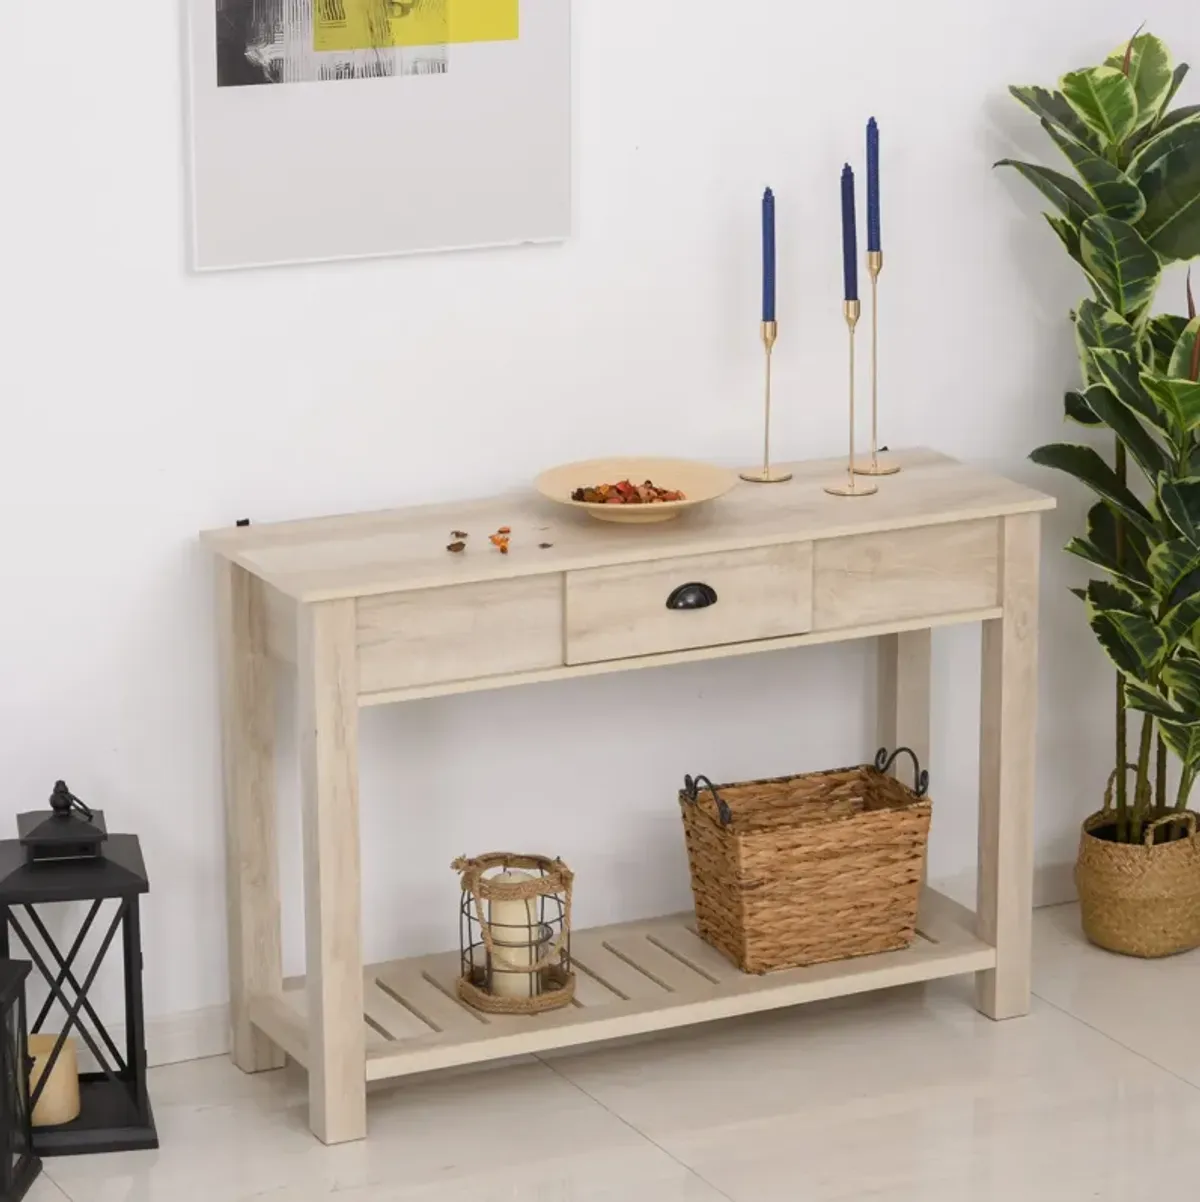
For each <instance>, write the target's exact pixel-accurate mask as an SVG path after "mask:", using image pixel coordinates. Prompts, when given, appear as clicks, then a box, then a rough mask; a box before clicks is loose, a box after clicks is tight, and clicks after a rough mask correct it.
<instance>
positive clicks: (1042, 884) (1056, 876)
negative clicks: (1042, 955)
mask: <svg viewBox="0 0 1200 1202" xmlns="http://www.w3.org/2000/svg"><path fill="white" fill-rule="evenodd" d="M930 884H931V885H933V887H934V888H935V889H937V890H938V891H939V892H941V893H944V894H945V895H946V896H947V897H951V898H953V899H954V900H955V901H956V902H960V903H961V904H962V905H964V906H970V907H971V909H974V908H975V870H974V869H969V870H968V871H966V872H959V873H956V874H955V875H954V876H949V877H939V878H938V879H937V880H933V881H930ZM1078 898H1079V895H1078V894H1077V893H1076V891H1075V865H1074V864H1044V865H1042V867H1040V868H1038V869H1036V870H1035V872H1034V874H1033V908H1034V909H1035V910H1040V909H1042V908H1043V907H1045V906H1062V905H1066V904H1067V903H1068V902H1073V901H1077V900H1078Z"/></svg>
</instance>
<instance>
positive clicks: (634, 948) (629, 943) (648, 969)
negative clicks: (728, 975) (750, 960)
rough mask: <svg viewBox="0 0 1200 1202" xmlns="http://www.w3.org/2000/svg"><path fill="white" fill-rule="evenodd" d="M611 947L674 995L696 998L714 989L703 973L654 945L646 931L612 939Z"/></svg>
mask: <svg viewBox="0 0 1200 1202" xmlns="http://www.w3.org/2000/svg"><path fill="white" fill-rule="evenodd" d="M608 946H609V947H610V948H611V949H612V951H613V952H614V953H615V954H616V955H618V956H621V957H623V958H624V959H627V960H630V961H632V962H633V963H634V964H636V965H637V966H638V968H640V969H641V970H642V971H643V972H645V973H646V974H647V975H648V976H650V977H652V978H653V979H654V980H655V981H657V982H658V983H659V984H660V985H661V986H662V987H663V988H664V989H666V990H667V991H668V992H670V993H677V994H679V995H680V996H681V997H692V996H694V995H696V994H698V993H704V992H707V991H710V990H711V989H712V988H713V984H714V983H713V982H712V981H710V980H709V979H708V978H707V977H706V976H704V975H703V974H702V973H698V972H697V971H696V970H695V969H694V968H690V967H689V966H688V965H686V964H684V963H683V961H681V960H678V959H676V958H675V957H674V956H672V955H671V953H670V952H666V951H663V949H662V948H661V947H658V946H657V945H656V944H653V943H651V942H650V940H649V939H648V938H647V932H646V931H644V930H639V931H637V932H635V933H634V934H631V935H627V936H625V937H624V938H614V939H610V940H608Z"/></svg>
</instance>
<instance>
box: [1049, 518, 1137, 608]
mask: <svg viewBox="0 0 1200 1202" xmlns="http://www.w3.org/2000/svg"><path fill="white" fill-rule="evenodd" d="M1121 542H1122V550H1121V554H1120V556H1119V557H1118V554H1117V519H1116V517H1115V516H1114V514H1113V511H1112V509H1111V508H1110V507H1109V506H1108V505H1107V504H1106V503H1105V502H1104V501H1099V502H1097V503H1096V504H1095V505H1093V506H1092V507H1091V509H1090V510H1088V516H1087V537H1086V538H1073V539H1072V540H1071V541H1070V542H1069V543H1068V544H1067V550H1068V551H1069V552H1070V553H1071V554H1072V555H1077V556H1079V558H1080V559H1083V560H1086V561H1087V562H1088V563H1091V564H1095V565H1096V567H1098V568H1102V569H1103V570H1104V571H1106V572H1109V573H1111V574H1112V575H1113V576H1114V577H1116V578H1117V579H1119V580H1122V581H1123V582H1124V583H1125V585H1126V587H1128V588H1131V589H1133V590H1134V592H1135V593H1137V594H1138V595H1140V596H1142V597H1148V596H1153V595H1155V594H1154V589H1153V587H1152V586H1151V579H1150V572H1149V568H1148V567H1147V563H1148V560H1149V557H1150V547H1149V543H1148V542H1147V540H1146V538H1145V536H1144V535H1142V533H1141V532H1140V531H1138V530H1135V529H1133V528H1132V527H1131V526H1128V525H1127V526H1126V527H1125V529H1124V531H1123V536H1122V540H1121Z"/></svg>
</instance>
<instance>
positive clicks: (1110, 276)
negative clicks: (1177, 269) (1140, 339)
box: [1080, 217, 1162, 317]
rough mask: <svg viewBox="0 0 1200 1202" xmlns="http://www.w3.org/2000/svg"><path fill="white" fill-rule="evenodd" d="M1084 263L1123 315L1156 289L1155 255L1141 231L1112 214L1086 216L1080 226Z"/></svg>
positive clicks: (1147, 300) (1149, 298)
mask: <svg viewBox="0 0 1200 1202" xmlns="http://www.w3.org/2000/svg"><path fill="white" fill-rule="evenodd" d="M1080 242H1081V248H1082V252H1083V265H1084V267H1085V268H1086V270H1087V273H1088V275H1090V276H1091V277H1092V279H1093V280H1095V281H1096V284H1097V285H1098V286H1099V288H1100V290H1101V291H1102V292H1103V293H1104V297H1105V299H1106V300H1107V301H1108V304H1109V307H1110V308H1112V309H1115V310H1116V311H1117V312H1118V313H1119V314H1121V316H1122V317H1129V316H1130V315H1131V314H1134V313H1137V312H1139V311H1140V310H1142V309H1144V308H1145V307H1146V305H1148V304H1149V303H1150V301H1152V300H1153V299H1154V294H1155V292H1157V291H1158V281H1159V277H1160V275H1161V273H1162V268H1161V267H1160V266H1159V262H1158V258H1157V257H1156V256H1155V254H1154V251H1152V250H1151V249H1150V247H1149V246H1148V245H1147V244H1146V242H1145V240H1144V239H1143V238H1142V236H1141V234H1139V233H1138V231H1137V230H1135V229H1134V228H1133V226H1131V225H1130V224H1129V223H1128V222H1126V221H1118V220H1117V219H1116V218H1115V217H1089V218H1088V219H1087V220H1086V221H1085V222H1084V223H1083V226H1082V227H1081V229H1080Z"/></svg>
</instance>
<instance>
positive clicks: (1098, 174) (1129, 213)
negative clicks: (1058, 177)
mask: <svg viewBox="0 0 1200 1202" xmlns="http://www.w3.org/2000/svg"><path fill="white" fill-rule="evenodd" d="M1042 128H1043V129H1044V130H1045V131H1046V133H1048V134H1049V135H1050V137H1051V138H1052V139H1053V140H1054V142H1055V143H1056V144H1057V145H1058V148H1059V149H1060V150H1061V151H1062V152H1063V154H1065V155H1066V156H1067V159H1068V161H1069V162H1070V163H1071V165H1072V166H1073V167H1074V168H1075V170H1076V171H1078V172H1079V176H1080V178H1081V179H1082V180H1083V182H1084V183H1085V184H1086V185H1087V190H1088V191H1089V192H1090V193H1091V194H1092V195H1093V196H1094V197H1095V198H1096V200H1097V201H1098V202H1099V204H1100V208H1101V209H1102V210H1103V211H1104V212H1105V213H1107V214H1108V215H1109V216H1110V217H1119V218H1120V219H1121V220H1122V221H1137V220H1138V218H1140V217H1141V215H1142V214H1143V213H1144V212H1145V211H1146V199H1145V197H1144V196H1143V195H1142V194H1141V192H1140V191H1139V190H1138V186H1137V184H1135V183H1134V182H1133V180H1132V179H1130V178H1129V176H1127V175H1126V174H1125V172H1124V171H1122V170H1121V169H1120V168H1119V167H1114V166H1113V165H1112V163H1110V162H1109V161H1108V160H1107V159H1102V158H1100V156H1099V155H1095V154H1092V152H1091V151H1090V150H1088V149H1087V148H1086V147H1084V146H1080V145H1079V143H1078V142H1076V141H1075V140H1074V139H1072V138H1068V137H1067V135H1066V134H1063V133H1060V132H1059V131H1058V130H1057V129H1055V128H1054V126H1053V125H1051V124H1050V122H1049V121H1043V122H1042Z"/></svg>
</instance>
